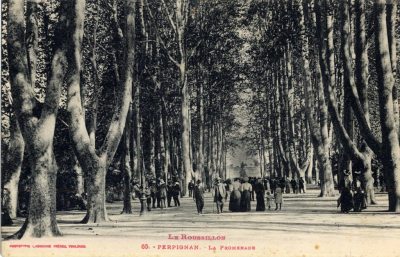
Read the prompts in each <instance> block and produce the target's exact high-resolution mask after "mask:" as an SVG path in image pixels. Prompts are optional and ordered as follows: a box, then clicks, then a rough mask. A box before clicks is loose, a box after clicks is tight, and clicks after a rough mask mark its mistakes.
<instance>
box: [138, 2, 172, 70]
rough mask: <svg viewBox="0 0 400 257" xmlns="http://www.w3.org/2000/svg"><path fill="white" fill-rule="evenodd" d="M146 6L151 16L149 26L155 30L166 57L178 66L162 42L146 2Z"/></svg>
mask: <svg viewBox="0 0 400 257" xmlns="http://www.w3.org/2000/svg"><path fill="white" fill-rule="evenodd" d="M146 7H147V10H148V11H149V15H150V18H151V26H152V27H153V29H154V31H155V33H156V36H157V39H158V40H159V41H160V43H161V45H162V47H163V48H164V50H165V52H166V53H167V55H168V58H169V59H170V60H171V61H172V62H173V63H174V64H175V65H176V66H177V67H179V66H180V65H179V63H178V62H177V61H176V60H175V58H174V57H172V56H171V54H170V53H169V50H168V48H167V46H166V45H165V43H164V40H163V39H162V38H161V37H160V34H159V31H158V28H157V27H156V25H155V21H154V16H153V13H152V11H151V9H150V7H149V5H148V4H146Z"/></svg>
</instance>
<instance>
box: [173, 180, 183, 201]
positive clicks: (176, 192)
mask: <svg viewBox="0 0 400 257" xmlns="http://www.w3.org/2000/svg"><path fill="white" fill-rule="evenodd" d="M172 190H173V191H172V192H173V194H172V197H173V198H174V203H175V206H181V203H180V202H179V194H180V192H181V185H179V182H178V181H175V184H174V186H173V187H172Z"/></svg>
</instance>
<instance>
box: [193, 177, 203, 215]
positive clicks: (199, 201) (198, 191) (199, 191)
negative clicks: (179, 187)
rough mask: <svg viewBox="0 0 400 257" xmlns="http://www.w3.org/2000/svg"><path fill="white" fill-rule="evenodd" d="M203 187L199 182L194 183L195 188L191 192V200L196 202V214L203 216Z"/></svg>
mask: <svg viewBox="0 0 400 257" xmlns="http://www.w3.org/2000/svg"><path fill="white" fill-rule="evenodd" d="M203 195H204V187H203V186H202V185H201V180H197V181H196V186H195V187H194V190H193V199H195V201H196V207H197V214H203V207H204V196H203Z"/></svg>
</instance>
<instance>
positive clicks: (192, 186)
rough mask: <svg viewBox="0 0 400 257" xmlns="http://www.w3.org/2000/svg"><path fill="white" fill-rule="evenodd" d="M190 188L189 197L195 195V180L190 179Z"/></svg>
mask: <svg viewBox="0 0 400 257" xmlns="http://www.w3.org/2000/svg"><path fill="white" fill-rule="evenodd" d="M188 189H189V197H192V195H193V189H194V183H193V180H190V182H189V185H188Z"/></svg>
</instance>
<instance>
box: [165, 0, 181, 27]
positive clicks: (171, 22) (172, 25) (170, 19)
mask: <svg viewBox="0 0 400 257" xmlns="http://www.w3.org/2000/svg"><path fill="white" fill-rule="evenodd" d="M161 2H162V4H163V6H164V10H165V12H166V13H167V16H168V19H169V22H170V24H171V27H172V28H173V29H174V32H175V33H177V30H176V26H175V24H174V21H173V20H172V16H171V14H170V13H169V10H168V7H167V5H166V4H165V1H164V0H161Z"/></svg>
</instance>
